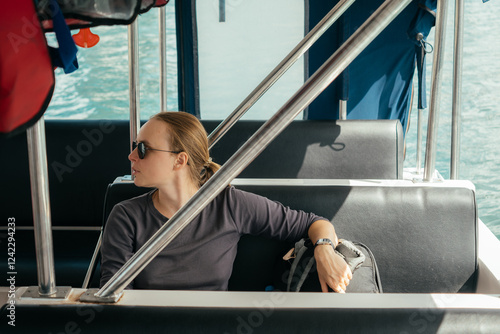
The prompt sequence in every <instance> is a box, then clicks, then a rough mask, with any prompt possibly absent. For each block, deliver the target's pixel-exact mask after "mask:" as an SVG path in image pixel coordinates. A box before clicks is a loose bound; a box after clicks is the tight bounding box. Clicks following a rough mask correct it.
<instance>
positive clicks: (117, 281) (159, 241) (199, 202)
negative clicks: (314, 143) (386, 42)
mask: <svg viewBox="0 0 500 334" xmlns="http://www.w3.org/2000/svg"><path fill="white" fill-rule="evenodd" d="M410 2H411V0H386V1H385V2H384V3H383V4H382V5H381V6H380V7H379V8H378V9H377V10H376V11H375V12H374V13H373V14H372V15H371V16H370V17H369V18H368V20H367V21H366V22H365V23H364V24H363V25H362V26H361V27H360V28H358V30H356V32H355V33H354V34H353V35H352V36H351V37H350V38H349V39H348V40H347V41H346V42H345V43H344V44H342V45H341V46H340V48H339V49H338V50H337V51H336V52H335V53H334V54H333V55H332V56H331V57H330V58H329V59H328V60H327V61H326V62H325V63H324V64H323V65H322V66H321V67H320V68H319V69H318V70H317V71H316V72H315V73H314V74H313V75H312V76H311V77H310V78H309V80H307V82H306V83H305V84H304V85H303V86H302V87H301V88H300V89H299V90H298V91H297V92H296V93H295V94H294V95H293V96H292V97H291V98H290V99H289V100H288V101H287V102H286V103H285V104H284V105H283V106H282V107H281V108H280V109H279V110H278V111H277V112H276V114H275V115H274V116H273V117H271V119H269V120H268V121H267V122H266V123H264V125H262V126H261V127H260V128H259V130H257V132H256V133H255V134H254V135H253V136H252V137H251V138H250V139H249V140H248V141H247V142H246V143H245V144H243V146H242V147H241V148H240V149H239V150H238V151H237V152H236V153H235V154H234V155H233V156H232V157H231V158H229V160H228V161H227V162H226V163H225V164H224V165H223V166H222V167H221V169H220V170H219V171H218V172H217V173H216V174H215V175H214V176H213V177H212V178H210V179H209V180H208V181H207V183H205V185H203V186H202V188H201V189H200V190H199V191H198V192H197V193H196V194H195V195H194V196H193V197H191V199H190V200H189V201H188V202H187V203H186V204H185V205H184V206H183V207H182V208H181V209H180V210H179V211H177V212H176V213H175V214H174V215H173V216H172V217H171V219H170V220H169V221H168V222H166V223H165V224H164V225H163V226H162V227H161V228H160V229H159V230H158V231H157V232H156V233H155V234H154V235H153V236H152V237H151V239H149V240H148V241H147V242H146V243H145V244H144V246H143V247H141V248H140V249H139V250H138V251H137V252H136V253H135V254H134V255H133V256H132V257H131V258H130V259H129V260H128V261H127V262H126V263H125V264H124V265H123V267H122V268H120V270H118V272H117V273H116V274H115V275H114V276H113V277H112V278H111V279H110V280H109V281H108V282H107V283H106V284H105V285H104V286H103V287H102V288H101V289H100V290H99V291H97V293H95V295H94V296H95V297H96V298H97V299H101V300H102V301H116V300H118V298H119V296H120V295H121V294H122V292H123V289H125V287H126V286H127V285H128V284H129V283H130V282H132V280H133V279H134V278H135V277H136V276H137V275H138V274H139V273H140V272H141V271H142V270H143V269H144V268H145V267H146V266H147V265H148V264H149V263H150V262H151V261H152V260H153V259H154V257H155V256H156V255H158V254H159V253H160V252H161V251H162V250H163V248H165V247H166V246H167V245H168V244H169V243H170V242H171V241H172V240H173V239H174V238H175V237H176V236H177V234H179V233H180V232H181V231H182V229H183V228H184V227H186V226H187V225H188V224H189V223H190V222H191V220H192V219H193V218H194V217H195V216H196V215H198V214H199V213H200V212H201V210H203V209H204V208H205V206H206V205H208V203H210V202H211V201H212V200H213V199H214V198H215V197H216V196H217V195H218V194H219V193H220V192H221V191H222V190H223V189H224V188H225V187H226V186H227V185H228V184H229V183H230V182H231V180H233V179H234V178H235V177H236V176H237V175H238V174H239V173H241V171H242V170H243V169H244V168H245V167H246V166H248V164H250V163H251V162H252V161H253V160H254V159H255V158H256V157H257V156H258V155H259V154H260V153H261V152H262V151H263V150H264V149H265V148H266V146H267V145H268V144H269V143H270V142H271V141H272V140H273V139H274V138H276V137H277V136H278V135H279V134H280V133H281V132H282V131H283V130H284V129H285V128H286V127H287V126H288V125H289V124H290V123H291V122H292V120H293V119H294V118H295V117H296V116H297V115H298V114H299V113H300V112H301V111H302V110H303V109H305V108H306V107H307V106H308V105H309V104H310V103H311V102H312V101H313V100H314V99H315V98H316V97H317V96H318V95H319V94H320V93H321V92H322V91H323V90H324V89H325V88H326V87H328V85H329V84H330V83H331V82H332V81H333V80H335V78H336V77H337V76H338V75H339V74H340V73H342V71H343V70H344V69H345V68H346V67H347V66H348V65H349V64H350V63H351V62H352V61H353V60H354V58H356V57H357V56H358V55H359V54H360V53H361V52H362V51H363V50H364V49H365V48H366V47H367V46H368V45H369V44H370V43H371V42H372V41H373V39H375V37H377V36H378V35H379V34H380V32H382V30H383V29H385V27H386V26H387V25H388V24H389V23H390V22H391V21H392V20H393V19H394V18H395V17H396V16H398V15H399V13H400V12H401V11H402V10H403V9H404V8H406V6H408V4H409V3H410Z"/></svg>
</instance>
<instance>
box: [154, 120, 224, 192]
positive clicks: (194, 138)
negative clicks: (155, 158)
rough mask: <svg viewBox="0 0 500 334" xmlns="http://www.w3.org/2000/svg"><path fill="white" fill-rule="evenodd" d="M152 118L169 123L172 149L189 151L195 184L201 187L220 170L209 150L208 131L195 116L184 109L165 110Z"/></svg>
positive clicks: (189, 160) (189, 162) (189, 161)
mask: <svg viewBox="0 0 500 334" xmlns="http://www.w3.org/2000/svg"><path fill="white" fill-rule="evenodd" d="M151 119H156V120H160V121H163V122H165V123H167V126H168V127H169V130H170V131H169V132H170V140H171V143H170V145H171V149H172V150H173V151H183V152H186V153H187V155H188V157H189V158H188V167H189V168H190V175H191V178H192V180H193V182H194V184H195V185H197V186H198V187H201V186H202V185H204V184H205V182H207V181H208V179H210V178H211V177H212V175H214V174H215V172H217V171H218V170H219V168H220V165H219V164H217V163H215V162H213V161H212V158H210V154H209V152H208V139H207V132H206V131H205V128H204V127H203V125H202V124H201V123H200V121H199V120H198V119H197V118H196V117H195V116H193V115H191V114H189V113H186V112H183V111H164V112H160V113H158V114H156V115H153V116H152V117H151Z"/></svg>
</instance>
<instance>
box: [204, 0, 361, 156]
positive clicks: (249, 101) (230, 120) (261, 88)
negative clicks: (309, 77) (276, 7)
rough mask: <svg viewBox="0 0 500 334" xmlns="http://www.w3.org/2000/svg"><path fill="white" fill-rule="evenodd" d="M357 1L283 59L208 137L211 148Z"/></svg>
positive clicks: (335, 11) (342, 6)
mask: <svg viewBox="0 0 500 334" xmlns="http://www.w3.org/2000/svg"><path fill="white" fill-rule="evenodd" d="M354 1H356V0H342V1H340V2H338V3H337V4H336V5H335V6H334V7H333V8H332V9H331V10H330V11H329V12H328V14H326V15H325V17H324V18H323V19H322V20H321V21H320V22H319V23H318V24H317V25H316V26H315V27H314V28H313V29H312V30H311V31H310V32H309V33H308V34H307V35H306V36H305V37H304V38H303V39H302V40H301V41H300V42H299V44H297V46H296V47H295V48H294V49H293V50H292V51H290V53H289V54H288V55H287V56H286V57H285V58H283V60H282V61H281V62H280V63H279V64H278V65H277V66H276V67H275V68H274V69H273V70H272V71H271V73H269V74H268V75H267V77H266V78H265V79H264V80H263V81H262V82H261V83H260V84H259V85H258V86H257V87H256V88H255V89H254V90H253V91H252V92H251V93H250V95H248V96H247V97H246V98H245V99H244V100H243V102H241V103H240V105H239V106H238V107H237V108H236V109H235V110H234V111H233V112H232V113H231V114H230V115H229V116H228V117H227V118H226V119H225V120H224V121H222V122H221V123H220V124H219V125H218V126H217V128H215V130H213V131H212V133H211V134H210V135H209V136H208V145H209V148H212V147H213V146H214V145H215V144H216V143H217V141H218V140H219V139H220V138H221V137H222V136H223V135H224V134H225V133H226V132H227V131H229V129H230V128H231V127H232V126H233V125H234V124H235V123H236V122H237V121H238V120H239V119H240V118H241V117H242V116H243V115H244V114H245V113H246V112H247V111H248V110H249V109H250V108H251V107H252V106H253V105H254V104H255V103H256V102H257V101H258V100H259V99H260V98H261V97H262V96H263V95H264V94H265V93H266V92H267V91H268V90H269V88H271V87H272V86H273V85H274V83H276V81H278V79H279V78H281V76H283V74H285V73H286V71H288V69H289V68H290V67H292V65H293V64H295V62H296V61H297V60H298V59H299V58H300V57H301V56H302V55H303V54H304V53H306V52H307V50H309V48H310V47H311V46H312V45H313V44H314V43H315V42H316V41H317V40H318V39H319V38H320V37H321V36H322V35H323V34H324V33H325V31H327V30H328V28H330V27H331V26H332V24H334V23H335V21H337V20H338V18H339V17H340V16H342V14H343V13H344V12H345V11H346V10H347V9H348V8H349V7H350V6H351V5H352V4H353V3H354Z"/></svg>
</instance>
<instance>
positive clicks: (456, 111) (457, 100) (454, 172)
mask: <svg viewBox="0 0 500 334" xmlns="http://www.w3.org/2000/svg"><path fill="white" fill-rule="evenodd" d="M463 21H464V1H463V0H456V1H455V43H454V59H453V102H452V118H451V162H450V163H451V166H450V179H452V180H455V179H458V171H459V164H460V115H461V108H462V101H461V96H462V50H463V34H464V27H463Z"/></svg>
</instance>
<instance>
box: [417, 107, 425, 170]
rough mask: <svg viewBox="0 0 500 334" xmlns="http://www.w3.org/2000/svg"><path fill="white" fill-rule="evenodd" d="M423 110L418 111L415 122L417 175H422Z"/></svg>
mask: <svg viewBox="0 0 500 334" xmlns="http://www.w3.org/2000/svg"><path fill="white" fill-rule="evenodd" d="M423 113H424V110H423V109H420V108H419V109H418V120H417V174H421V173H422V132H423Z"/></svg>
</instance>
